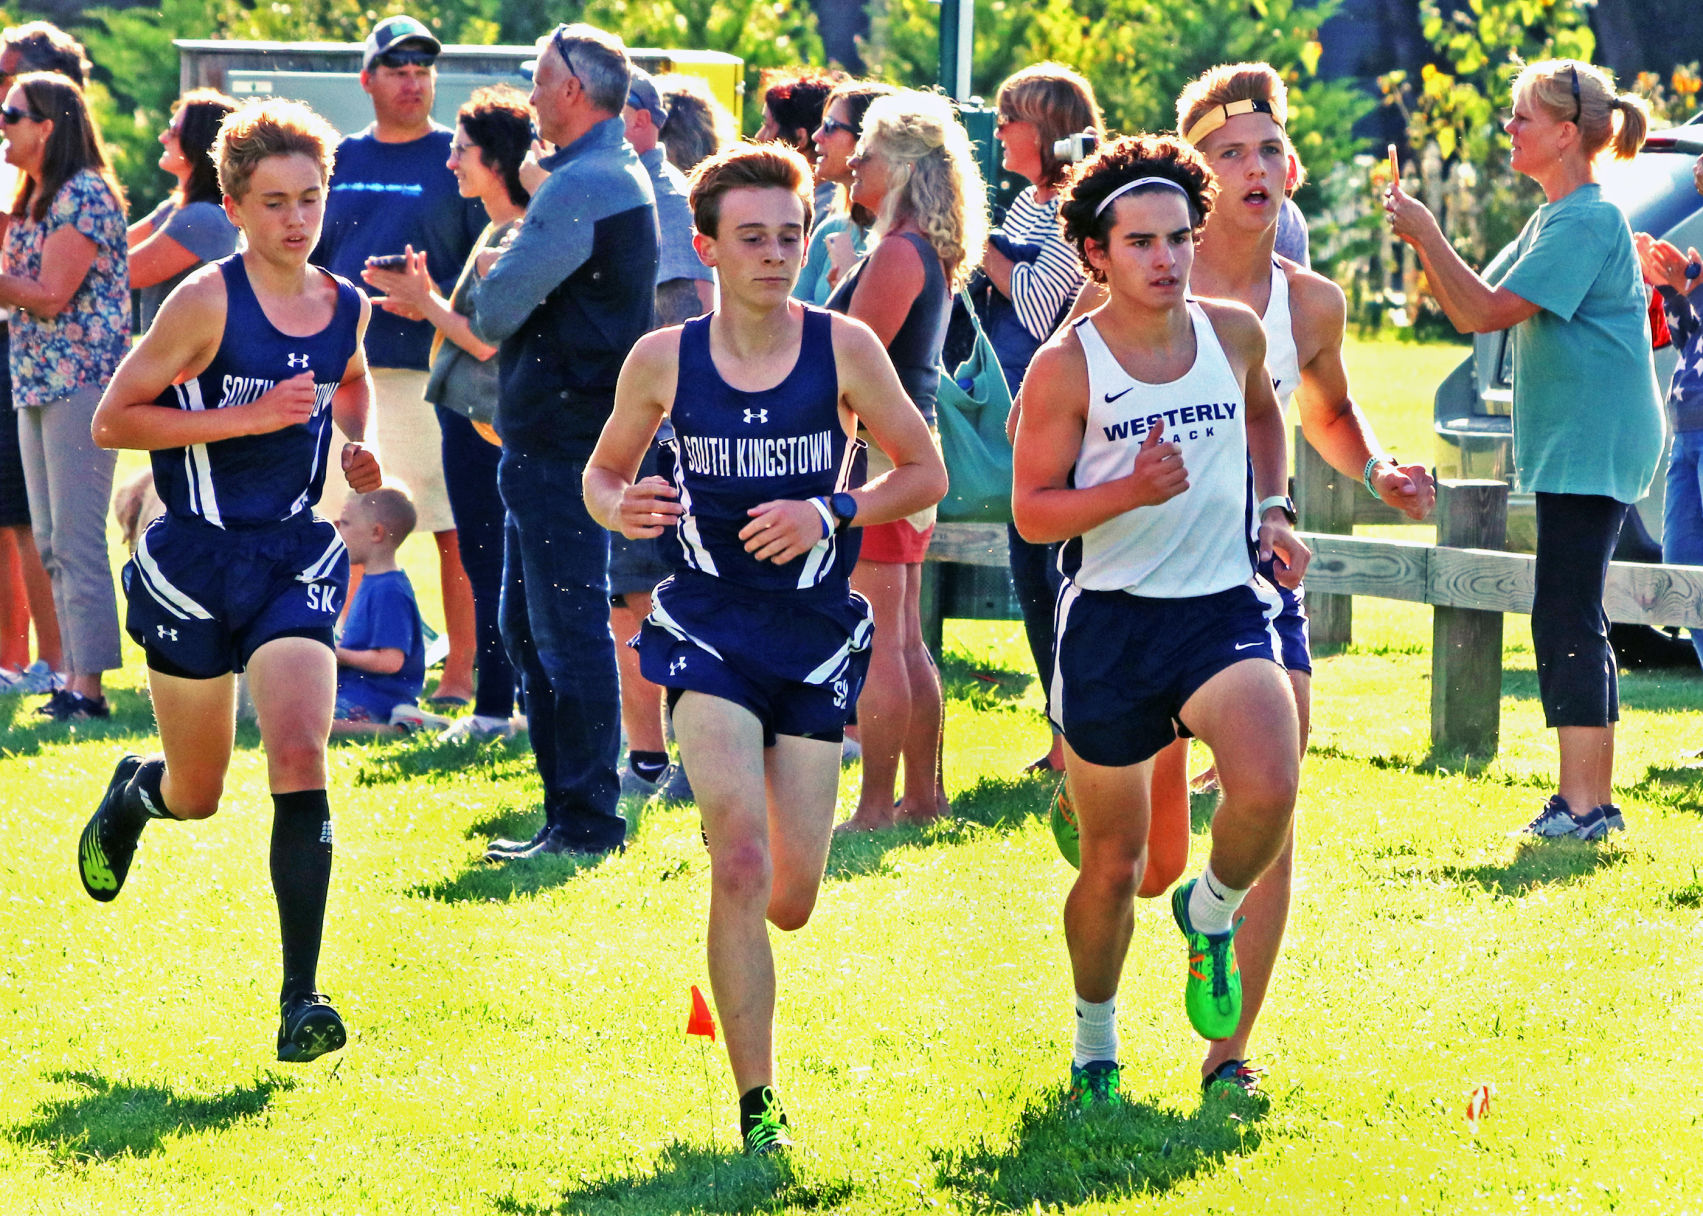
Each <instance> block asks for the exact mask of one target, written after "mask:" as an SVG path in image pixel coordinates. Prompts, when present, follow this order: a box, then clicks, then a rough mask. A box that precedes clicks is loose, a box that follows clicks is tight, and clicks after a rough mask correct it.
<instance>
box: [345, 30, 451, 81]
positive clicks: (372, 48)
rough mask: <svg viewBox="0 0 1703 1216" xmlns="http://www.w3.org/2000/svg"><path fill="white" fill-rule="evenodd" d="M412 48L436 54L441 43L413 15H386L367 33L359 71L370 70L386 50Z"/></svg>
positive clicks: (440, 48)
mask: <svg viewBox="0 0 1703 1216" xmlns="http://www.w3.org/2000/svg"><path fill="white" fill-rule="evenodd" d="M413 49H418V50H422V51H426V52H428V53H430V54H433V55H436V54H438V53H440V52H441V51H442V50H443V43H441V42H439V41H438V40H437V37H436V35H434V34H433V33H432V31H431V30H429V29H427V28H426V26H425V24H424V23H423V22H421V21H419V20H416V19H415V18H413V17H406V16H397V17H386V18H385V19H384V20H383V21H380V22H379V23H378V24H377V25H375V26H373V32H372V33H370V34H368V35H367V45H366V50H365V51H364V52H363V53H362V55H361V71H363V72H366V71H370V70H372V66H373V60H375V59H377V58H378V57H379V56H380V55H383V54H386V53H387V52H390V51H397V50H413Z"/></svg>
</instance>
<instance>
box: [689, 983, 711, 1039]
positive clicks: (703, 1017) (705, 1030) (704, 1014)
mask: <svg viewBox="0 0 1703 1216" xmlns="http://www.w3.org/2000/svg"><path fill="white" fill-rule="evenodd" d="M686 1033H687V1034H688V1035H694V1034H695V1035H701V1036H703V1037H704V1038H706V1039H708V1040H709V1041H710V1042H712V1043H713V1042H715V1019H714V1018H713V1017H711V1016H710V1006H709V1002H707V1001H705V1000H704V994H703V993H701V992H699V991H698V986H697V985H696V984H693V985H692V1016H691V1017H689V1018H687V1019H686Z"/></svg>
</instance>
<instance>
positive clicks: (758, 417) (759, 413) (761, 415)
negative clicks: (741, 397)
mask: <svg viewBox="0 0 1703 1216" xmlns="http://www.w3.org/2000/svg"><path fill="white" fill-rule="evenodd" d="M768 420H769V411H768V410H746V411H745V421H747V422H767V421H768Z"/></svg>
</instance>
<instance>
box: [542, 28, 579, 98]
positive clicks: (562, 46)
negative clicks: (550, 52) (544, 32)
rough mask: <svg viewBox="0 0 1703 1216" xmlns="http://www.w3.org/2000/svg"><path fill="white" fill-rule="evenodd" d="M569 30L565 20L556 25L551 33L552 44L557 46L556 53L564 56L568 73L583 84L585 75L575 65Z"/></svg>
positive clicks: (563, 59)
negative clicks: (569, 46)
mask: <svg viewBox="0 0 1703 1216" xmlns="http://www.w3.org/2000/svg"><path fill="white" fill-rule="evenodd" d="M567 32H568V27H567V24H566V23H565V22H564V23H563V24H561V25H558V26H557V27H556V32H555V33H553V34H551V35H550V45H551V46H553V47H555V48H556V54H558V55H560V56H561V57H562V62H563V63H564V64H565V65H567V69H568V75H569V76H572V77H573V78H574V79H575V80H577V81H579V82H580V83H581V84H582V85H583V84H584V83H585V77H583V76H581V75H580V74H579V69H578V68H576V67H575V66H574V56H573V52H572V51H570V50H568V39H567Z"/></svg>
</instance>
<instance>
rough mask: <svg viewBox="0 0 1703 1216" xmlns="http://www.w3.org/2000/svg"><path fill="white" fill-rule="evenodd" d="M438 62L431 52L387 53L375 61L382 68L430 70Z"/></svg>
mask: <svg viewBox="0 0 1703 1216" xmlns="http://www.w3.org/2000/svg"><path fill="white" fill-rule="evenodd" d="M437 61H438V57H437V56H436V55H434V54H432V52H430V51H386V52H384V54H382V55H379V56H377V57H376V58H374V60H373V62H374V63H375V64H377V65H378V66H379V67H381V68H413V67H423V68H429V67H431V66H432V65H433V64H434V63H436V62H437Z"/></svg>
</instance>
